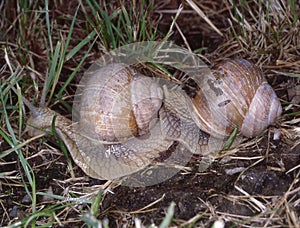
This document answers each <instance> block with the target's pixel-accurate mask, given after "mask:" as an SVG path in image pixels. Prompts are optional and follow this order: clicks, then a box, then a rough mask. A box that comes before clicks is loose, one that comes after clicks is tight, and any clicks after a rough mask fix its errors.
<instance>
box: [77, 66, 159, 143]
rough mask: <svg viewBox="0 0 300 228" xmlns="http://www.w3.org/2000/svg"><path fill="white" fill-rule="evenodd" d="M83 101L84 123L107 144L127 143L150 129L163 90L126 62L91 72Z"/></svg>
mask: <svg viewBox="0 0 300 228" xmlns="http://www.w3.org/2000/svg"><path fill="white" fill-rule="evenodd" d="M87 77H88V79H87V81H86V83H85V85H84V86H83V88H84V89H83V91H82V97H81V101H80V110H79V112H80V126H81V127H82V129H85V131H86V133H87V134H88V135H89V136H90V137H95V136H97V138H98V140H100V141H102V142H105V143H116V142H124V141H126V140H128V139H129V138H130V137H137V136H140V135H143V134H145V133H147V132H148V131H149V125H150V123H151V121H152V120H155V119H156V118H157V112H158V110H159V109H160V107H161V105H162V99H163V93H162V90H161V88H160V86H159V85H158V84H157V83H155V82H154V81H153V80H151V78H149V77H146V76H144V75H141V74H139V73H136V72H135V71H134V70H133V69H132V68H130V67H129V66H126V65H125V64H110V65H107V66H105V67H103V68H100V69H98V71H96V72H90V76H87Z"/></svg>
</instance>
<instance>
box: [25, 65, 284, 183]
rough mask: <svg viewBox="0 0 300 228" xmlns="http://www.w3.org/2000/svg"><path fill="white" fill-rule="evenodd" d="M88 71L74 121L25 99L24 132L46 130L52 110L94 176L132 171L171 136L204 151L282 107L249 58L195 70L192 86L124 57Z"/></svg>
mask: <svg viewBox="0 0 300 228" xmlns="http://www.w3.org/2000/svg"><path fill="white" fill-rule="evenodd" d="M87 75H88V76H87V77H85V78H84V79H83V83H82V84H83V86H82V87H80V88H79V90H80V92H79V94H80V96H78V97H76V98H75V100H74V104H73V110H74V111H73V120H74V122H72V121H71V120H69V119H67V118H65V117H63V116H62V115H60V114H58V113H56V112H54V111H53V110H51V109H49V108H46V107H39V108H36V107H33V106H32V105H31V104H30V103H29V102H28V101H27V100H26V99H25V98H23V101H24V103H25V104H26V105H27V106H28V107H29V108H30V109H31V112H32V115H31V117H30V118H29V119H28V121H27V126H28V132H29V134H30V135H36V134H38V133H40V130H51V128H52V123H53V119H54V117H55V116H56V119H55V129H56V132H57V134H58V135H59V136H60V137H61V138H62V140H63V141H64V142H65V144H66V146H67V148H68V150H69V152H70V154H71V155H72V158H73V159H74V161H75V163H76V164H77V165H78V166H79V167H81V169H82V170H83V171H84V172H85V173H86V174H87V175H89V176H91V177H94V178H98V179H116V178H119V177H122V176H126V175H129V174H131V173H135V172H137V171H138V170H141V169H143V168H144V167H146V166H147V165H149V164H151V162H152V161H153V160H154V159H155V158H157V157H159V156H160V153H161V152H163V151H166V150H168V148H170V147H171V146H172V145H173V143H174V141H177V142H179V143H181V144H182V145H184V146H185V147H186V148H187V149H188V150H189V151H190V152H192V153H196V154H204V153H209V152H211V151H210V150H213V148H209V141H210V140H215V141H216V142H221V144H222V143H223V142H224V138H226V137H228V136H229V135H230V134H231V132H232V131H233V130H234V129H235V128H238V129H239V134H241V135H243V136H245V137H253V136H256V135H258V134H260V133H261V132H262V131H263V130H265V129H266V128H267V127H268V126H269V125H270V124H272V123H273V122H274V121H275V120H276V119H277V118H278V117H279V116H280V114H281V111H282V110H281V105H280V102H279V100H278V98H277V96H276V94H275V92H274V90H273V89H272V88H271V86H270V85H269V84H268V83H267V81H266V79H265V78H264V76H263V75H262V73H261V71H260V70H259V69H258V68H257V67H256V66H254V65H253V64H251V63H249V62H248V61H246V60H229V61H225V62H223V63H220V64H218V65H216V66H215V67H213V68H212V73H211V74H209V75H206V76H205V77H199V76H198V75H197V74H195V75H193V74H192V75H191V76H190V79H191V80H192V81H193V82H194V83H195V85H196V86H195V90H194V91H193V93H191V94H188V93H187V92H186V91H185V90H184V89H183V87H182V86H179V85H175V84H174V83H173V82H171V81H159V80H155V79H153V78H150V77H147V76H145V75H142V74H140V73H138V72H136V71H135V70H133V69H132V68H131V67H130V66H127V65H126V64H122V63H120V64H109V65H107V66H104V67H102V68H100V69H92V70H90V71H89V73H88V74H87ZM251 121H254V123H252V122H251Z"/></svg>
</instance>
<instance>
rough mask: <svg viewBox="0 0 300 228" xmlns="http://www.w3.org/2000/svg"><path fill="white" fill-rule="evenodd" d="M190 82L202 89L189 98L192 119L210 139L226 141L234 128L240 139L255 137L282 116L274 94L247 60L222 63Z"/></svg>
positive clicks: (261, 75)
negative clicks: (210, 71) (211, 137)
mask: <svg viewBox="0 0 300 228" xmlns="http://www.w3.org/2000/svg"><path fill="white" fill-rule="evenodd" d="M193 79H194V80H195V81H196V82H197V84H198V86H199V88H201V89H199V90H198V91H197V93H196V94H195V96H194V97H193V98H192V106H191V107H192V108H191V115H192V118H193V119H194V121H195V122H196V124H197V125H198V127H199V128H200V129H202V130H203V131H205V132H207V133H209V134H210V135H211V136H213V137H217V138H224V137H227V136H229V135H230V134H231V133H232V132H233V130H234V129H235V128H238V129H239V132H240V134H241V135H242V136H245V137H253V136H257V135H259V134H260V133H261V132H262V131H263V130H265V129H266V128H267V127H268V126H269V125H270V124H272V123H274V122H275V120H276V119H277V118H278V117H279V116H280V115H281V112H282V108H281V104H280V102H279V99H278V98H277V96H276V94H275V92H274V90H273V89H272V87H271V86H270V85H269V84H268V83H267V81H266V79H265V77H264V76H263V74H262V72H261V71H260V70H259V69H258V68H257V67H256V66H255V65H254V64H251V63H250V62H248V61H246V60H243V59H235V60H228V61H225V62H222V63H220V64H218V65H216V66H214V67H213V68H212V73H211V74H210V75H208V76H207V77H206V78H203V77H202V78H199V77H198V78H197V77H194V78H193Z"/></svg>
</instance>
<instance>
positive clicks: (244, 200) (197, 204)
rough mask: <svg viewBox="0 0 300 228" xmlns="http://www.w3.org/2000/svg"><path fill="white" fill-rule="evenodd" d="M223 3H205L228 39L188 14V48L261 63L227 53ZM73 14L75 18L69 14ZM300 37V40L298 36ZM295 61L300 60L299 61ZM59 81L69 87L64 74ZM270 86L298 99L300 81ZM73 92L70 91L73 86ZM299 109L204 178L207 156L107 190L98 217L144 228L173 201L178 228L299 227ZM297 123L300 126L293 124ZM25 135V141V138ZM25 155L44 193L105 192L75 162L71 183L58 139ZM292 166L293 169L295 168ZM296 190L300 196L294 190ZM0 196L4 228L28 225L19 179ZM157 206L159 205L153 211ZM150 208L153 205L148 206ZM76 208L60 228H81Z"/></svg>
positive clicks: (173, 5) (1, 147)
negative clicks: (294, 90)
mask: <svg viewBox="0 0 300 228" xmlns="http://www.w3.org/2000/svg"><path fill="white" fill-rule="evenodd" d="M178 2H179V1H178ZM178 2H177V1H170V2H168V3H162V2H158V3H157V9H156V10H157V12H158V13H157V14H155V15H154V16H155V18H158V14H159V11H160V10H169V9H177V8H178V6H179V3H178ZM220 2H222V1H216V2H215V3H214V2H211V3H205V4H204V3H203V4H204V6H205V7H206V8H205V9H206V10H207V11H206V12H207V13H208V14H209V15H210V17H211V18H213V20H212V21H213V22H214V23H215V25H216V26H217V27H218V28H219V29H220V30H221V31H222V32H224V34H226V35H225V36H223V37H221V36H219V35H218V34H217V33H216V32H215V31H214V30H212V28H211V27H210V26H209V25H208V24H207V23H205V22H204V21H203V20H201V19H200V18H199V17H198V16H197V15H196V14H193V13H191V14H184V16H182V17H179V19H178V21H177V23H178V25H179V27H180V28H181V29H182V32H183V33H184V34H185V36H186V38H187V40H188V43H189V44H191V47H192V49H193V50H194V49H197V48H200V47H203V46H204V47H207V49H206V50H205V53H204V55H205V56H206V57H207V58H208V59H209V60H210V61H212V62H213V61H217V60H219V59H222V58H223V57H224V58H225V57H233V56H234V57H243V58H251V59H252V60H254V61H255V60H257V59H258V57H255V55H252V54H251V53H250V51H251V50H249V49H248V50H245V49H242V48H241V50H242V51H239V50H236V52H235V50H234V49H232V50H231V51H230V49H227V48H228V47H229V46H230V45H229V44H227V42H229V40H230V36H229V35H228V30H230V29H229V23H228V20H226V18H228V17H229V13H228V12H227V11H226V10H224V8H225V6H224V4H223V3H222V4H219V3H220ZM56 10H57V12H58V13H55V14H53V15H52V16H53V17H55V16H56V15H57V16H60V15H62V14H63V13H64V12H63V10H62V11H59V10H58V9H56ZM216 12H217V13H216ZM68 13H70V14H71V15H72V13H71V12H68ZM161 14H162V18H161V19H160V21H159V23H160V24H159V29H160V30H161V31H162V32H166V31H167V30H168V28H169V26H170V22H171V18H170V15H169V14H168V13H166V14H164V13H161ZM296 34H297V35H298V36H299V32H298V33H296ZM78 36H80V35H78ZM297 38H298V39H299V40H300V38H299V37H297ZM6 39H7V40H13V39H14V37H9V36H8V37H7V38H6ZM172 39H173V40H175V42H176V43H177V44H182V43H183V41H182V38H181V36H180V34H179V33H178V31H177V30H176V31H175V34H174V36H173V37H172ZM40 48H42V47H32V49H33V50H36V51H37V52H39V51H40V50H39V49H40ZM238 48H240V47H237V49H238ZM273 51H274V54H270V55H271V57H270V58H268V60H269V62H268V66H266V67H265V68H263V69H264V72H265V73H266V75H267V76H268V73H270V70H271V69H272V66H275V60H276V59H277V57H279V56H280V54H279V53H276V50H273ZM41 52H42V51H41ZM220 55H224V56H223V57H221V56H220ZM281 57H282V56H281ZM293 61H294V62H296V61H298V62H299V56H298V59H293ZM2 64H4V62H3V60H1V65H2ZM44 64H46V62H41V63H39V64H37V70H38V69H39V68H40V69H42V68H43V65H44ZM275 69H276V68H275ZM286 69H288V70H289V69H290V70H291V71H292V72H295V73H299V72H300V70H299V64H298V65H294V67H291V68H286ZM68 70H69V68H68V69H66V70H65V71H66V72H68ZM270 75H271V73H270ZM60 80H62V81H63V80H64V76H63V77H62V78H61V79H60ZM268 80H269V82H270V83H271V85H272V86H273V87H274V88H275V90H276V93H277V94H278V96H279V97H280V99H281V101H282V103H283V104H284V107H286V106H287V104H286V102H290V101H291V99H292V98H291V97H289V96H288V89H289V86H290V87H293V85H294V86H296V84H299V79H296V78H295V79H292V78H288V77H281V76H278V78H276V79H274V77H270V78H268ZM69 90H70V91H71V90H72V88H69ZM53 108H54V109H57V110H58V111H60V112H62V113H64V112H65V111H64V110H60V106H59V105H55V106H53ZM296 111H299V104H298V106H297V105H295V106H293V108H292V109H291V110H288V111H286V112H284V115H283V117H282V118H281V119H280V120H279V121H278V123H276V126H275V127H271V128H270V131H266V132H265V133H264V134H263V135H262V136H260V137H258V138H256V139H250V140H249V141H248V142H246V143H245V144H242V145H241V146H240V147H239V149H238V150H234V151H237V152H235V153H232V152H231V151H226V152H224V153H222V154H220V155H215V156H214V158H215V160H214V162H213V163H212V164H211V165H210V166H209V168H208V169H207V170H206V171H204V172H199V171H198V165H199V162H200V160H201V158H200V157H196V156H194V157H193V159H192V160H191V161H190V163H189V164H188V165H187V166H188V167H190V168H191V169H190V170H188V171H182V172H179V173H178V174H177V175H175V176H174V177H172V178H170V179H169V180H167V181H165V182H163V183H160V184H157V185H154V186H148V187H145V188H130V187H126V186H114V185H111V187H110V188H109V189H110V191H105V193H104V194H103V200H102V203H101V207H100V214H99V216H98V219H100V220H102V219H105V218H108V219H109V224H110V225H111V227H116V226H119V227H121V226H133V225H134V219H135V218H136V217H138V218H139V219H140V220H141V221H142V223H143V224H144V225H149V224H151V223H154V224H159V223H160V222H161V220H162V218H163V217H164V216H165V213H166V211H167V208H168V206H169V205H170V203H171V202H172V201H173V202H175V204H176V206H175V214H174V219H173V223H172V224H173V225H174V226H177V225H184V224H186V226H187V227H192V226H193V225H192V224H194V226H198V227H210V226H211V225H212V224H213V222H214V221H216V220H218V219H223V220H224V221H225V224H226V226H225V227H250V226H251V227H263V226H264V225H265V226H266V227H289V226H290V227H291V224H294V223H293V221H300V191H299V188H300V182H299V178H300V176H299V175H300V173H299V164H300V145H299V143H298V145H296V142H297V140H298V142H299V113H298V114H297V115H295V116H287V115H286V114H288V113H292V112H296ZM297 118H298V122H297V121H295V123H291V122H289V121H293V120H296V119H297ZM290 123H291V124H290ZM296 127H298V132H297V131H293V129H295V128H296ZM276 128H277V129H279V130H280V131H281V137H280V139H279V140H273V133H274V129H276ZM26 137H27V136H26V135H24V138H26ZM297 137H298V138H297ZM1 141H2V140H1ZM9 148H10V147H9V145H8V144H7V143H5V142H1V144H0V151H5V150H7V149H9ZM49 152H50V153H49ZM24 154H25V156H26V157H27V158H28V162H29V163H30V164H31V166H32V167H33V169H34V173H35V176H36V184H37V190H38V191H44V192H46V191H49V189H51V191H52V192H53V194H56V195H65V194H66V189H70V190H72V191H73V194H74V195H77V196H78V195H83V194H84V193H88V192H95V191H97V188H99V187H97V186H99V185H100V186H103V185H105V183H106V182H105V181H99V180H95V179H92V178H89V177H87V176H86V175H84V174H83V172H82V171H81V170H80V169H79V168H78V167H77V166H76V165H75V164H73V168H74V173H75V174H76V175H75V176H77V177H78V179H75V180H74V179H71V176H70V172H69V171H68V169H67V165H66V159H65V157H64V156H63V155H62V153H61V152H60V151H59V145H58V143H57V142H56V140H55V139H53V138H42V139H38V140H36V143H33V144H30V146H29V148H28V149H27V150H26V151H24ZM17 159H18V158H17V155H16V154H14V153H12V154H10V155H9V156H6V157H4V158H3V159H1V163H2V164H5V166H3V165H1V166H0V173H4V172H18V171H17V170H20V168H19V165H20V164H19V163H18V162H16V161H17ZM295 167H296V168H295ZM293 168H295V169H294V170H292V169H293ZM10 177H11V175H10ZM295 189H296V190H297V189H298V190H297V191H293V190H295ZM0 190H1V198H0V203H1V206H0V214H3V215H4V216H3V218H2V219H0V225H1V226H5V225H7V224H8V222H9V220H10V221H12V220H14V218H16V217H18V219H22V218H24V217H26V216H28V215H29V205H30V201H29V200H28V199H26V192H25V190H24V187H23V186H22V185H21V184H20V182H19V181H18V180H14V178H1V182H0ZM83 192H84V193H83ZM111 192H113V193H111ZM48 200H49V199H48ZM155 201H157V202H155ZM38 202H39V204H38V205H42V204H45V205H51V203H52V202H53V200H49V201H47V200H45V198H43V197H42V196H38ZM153 202H155V203H154V204H153V205H150V204H151V203H153ZM64 203H65V202H63V203H62V204H64ZM147 205H150V206H149V207H147ZM145 207H146V208H145ZM70 208H71V209H69V211H68V212H66V211H65V210H62V212H61V214H62V217H60V219H61V220H62V218H63V219H64V221H65V222H64V223H63V225H62V227H74V226H75V225H76V227H81V226H83V222H82V221H81V220H80V218H79V214H80V212H81V211H84V210H85V209H87V206H86V205H85V204H79V205H73V206H71V207H70ZM293 216H294V220H293ZM269 218H272V219H269ZM268 219H269V220H268ZM41 221H42V219H41ZM64 224H65V225H64ZM196 224H197V225H196ZM56 226H57V227H58V225H56Z"/></svg>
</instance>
